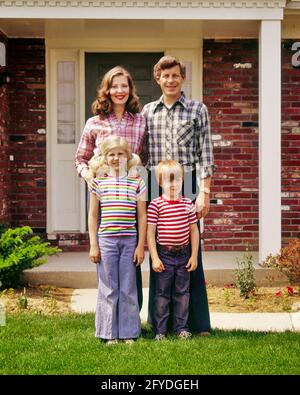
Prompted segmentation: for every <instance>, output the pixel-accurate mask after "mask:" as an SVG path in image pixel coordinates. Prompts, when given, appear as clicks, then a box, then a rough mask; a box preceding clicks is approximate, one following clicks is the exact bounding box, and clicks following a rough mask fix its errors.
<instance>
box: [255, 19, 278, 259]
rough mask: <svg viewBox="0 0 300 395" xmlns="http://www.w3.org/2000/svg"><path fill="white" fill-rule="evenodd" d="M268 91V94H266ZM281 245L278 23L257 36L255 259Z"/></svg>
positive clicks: (266, 25) (268, 24) (265, 26)
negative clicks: (257, 121)
mask: <svg viewBox="0 0 300 395" xmlns="http://www.w3.org/2000/svg"><path fill="white" fill-rule="evenodd" d="M270 92H272V94H270ZM280 248H281V23H280V21H262V22H261V28H260V36H259V261H260V262H262V261H263V260H264V259H265V258H266V257H267V256H268V255H269V254H277V253H278V252H279V250H280Z"/></svg>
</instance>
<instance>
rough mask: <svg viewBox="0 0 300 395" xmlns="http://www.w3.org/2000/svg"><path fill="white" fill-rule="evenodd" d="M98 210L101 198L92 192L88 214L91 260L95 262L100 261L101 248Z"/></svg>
mask: <svg viewBox="0 0 300 395" xmlns="http://www.w3.org/2000/svg"><path fill="white" fill-rule="evenodd" d="M98 211H99V200H98V199H97V196H96V195H95V194H94V193H90V208H89V216H88V225H89V237H90V254H89V255H90V260H91V261H92V262H94V263H98V262H99V261H100V249H99V246H98V238H97V231H98Z"/></svg>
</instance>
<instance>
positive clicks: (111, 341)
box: [106, 339, 118, 346]
mask: <svg viewBox="0 0 300 395" xmlns="http://www.w3.org/2000/svg"><path fill="white" fill-rule="evenodd" d="M106 344H107V345H108V346H111V345H112V344H118V339H111V340H107V342H106Z"/></svg>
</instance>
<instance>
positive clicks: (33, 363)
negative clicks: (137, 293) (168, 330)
mask: <svg viewBox="0 0 300 395" xmlns="http://www.w3.org/2000/svg"><path fill="white" fill-rule="evenodd" d="M299 373H300V333H292V332H284V333H257V332H244V331H230V332H226V331H213V333H212V335H211V336H210V337H205V338H203V337H195V338H194V339H193V340H191V341H186V342H184V341H179V340H177V339H175V338H171V339H170V340H167V341H165V342H154V341H153V336H152V333H151V332H150V331H149V330H147V329H146V328H144V329H143V334H142V338H141V339H139V340H138V341H137V342H136V343H135V344H133V345H131V346H128V345H125V344H118V345H114V346H107V345H105V344H103V343H101V342H100V341H99V340H97V339H95V337H94V315H93V314H80V315H79V314H62V315H54V316H49V315H43V314H34V313H31V312H21V313H18V314H14V315H11V314H8V316H7V324H6V326H3V327H0V374H2V375H4V374H5V375H6V374H21V375H40V374H59V375H65V374H72V375H73V374H75V375H77V374H83V375H85V374H91V375H96V374H97V375H98V374H99V375H104V374H107V375H115V374H117V375H120V374H122V375H133V374H137V375H140V374H143V375H147V374H151V375H153V374H159V375H160V374H176V375H191V374H193V375H194V374H200V375H201V374H216V375H227V374H230V375H231V374H244V375H253V374H258V375H261V374H268V375H270V374H272V375H273V374H290V375H298V374H299Z"/></svg>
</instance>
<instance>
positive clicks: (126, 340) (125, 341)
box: [124, 339, 134, 344]
mask: <svg viewBox="0 0 300 395" xmlns="http://www.w3.org/2000/svg"><path fill="white" fill-rule="evenodd" d="M124 343H125V344H134V340H133V339H124Z"/></svg>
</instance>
